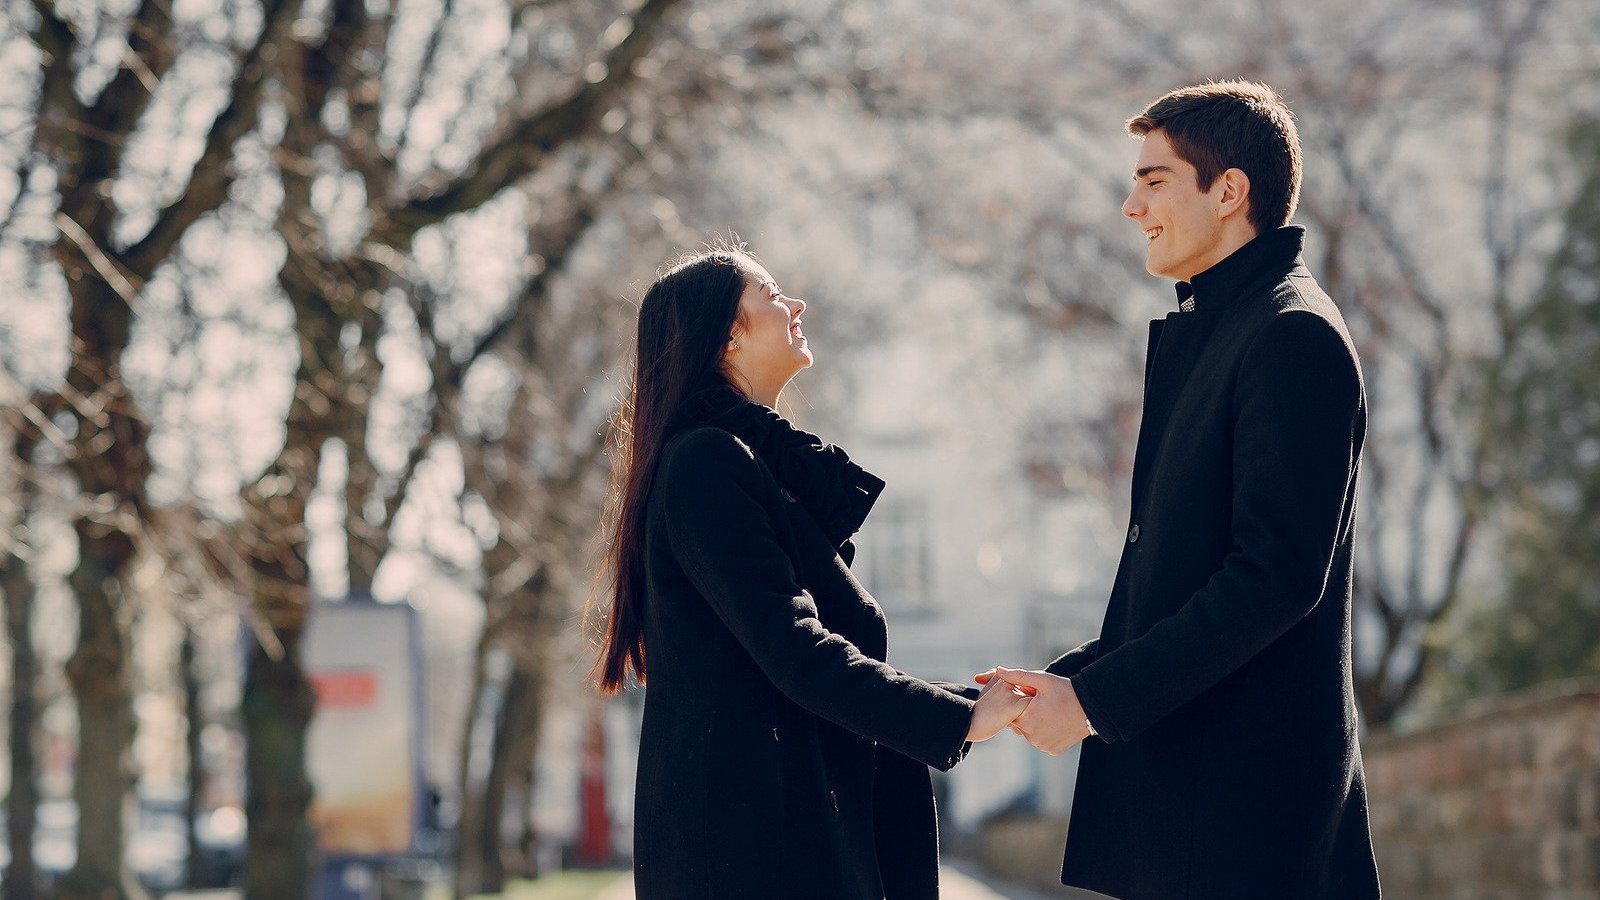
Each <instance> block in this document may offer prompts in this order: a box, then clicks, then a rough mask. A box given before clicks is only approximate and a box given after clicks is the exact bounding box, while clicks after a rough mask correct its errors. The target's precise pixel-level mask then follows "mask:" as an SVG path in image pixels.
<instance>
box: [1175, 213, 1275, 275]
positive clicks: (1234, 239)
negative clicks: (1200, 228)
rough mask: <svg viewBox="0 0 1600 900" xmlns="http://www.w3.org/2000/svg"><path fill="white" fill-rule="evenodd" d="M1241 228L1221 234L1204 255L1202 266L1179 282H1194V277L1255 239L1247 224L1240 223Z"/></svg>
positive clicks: (1227, 230) (1230, 229)
mask: <svg viewBox="0 0 1600 900" xmlns="http://www.w3.org/2000/svg"><path fill="white" fill-rule="evenodd" d="M1240 224H1241V225H1242V227H1233V228H1228V229H1226V230H1225V231H1223V233H1222V238H1221V239H1220V240H1218V241H1217V243H1216V246H1215V247H1214V248H1213V249H1212V252H1210V253H1208V254H1206V256H1205V259H1204V265H1202V266H1200V267H1199V268H1197V269H1195V270H1194V271H1193V272H1190V273H1189V274H1188V275H1187V276H1185V277H1183V278H1180V279H1178V280H1179V281H1194V277H1195V276H1196V275H1200V274H1202V273H1204V272H1206V271H1208V270H1210V269H1211V268H1212V267H1213V266H1215V265H1216V264H1217V263H1219V262H1222V261H1223V260H1225V259H1227V258H1228V257H1230V256H1232V255H1234V254H1235V253H1238V252H1239V248H1241V247H1243V246H1244V245H1245V244H1248V243H1250V242H1251V241H1253V240H1255V239H1256V230H1255V228H1253V227H1251V226H1250V225H1249V224H1248V223H1240Z"/></svg>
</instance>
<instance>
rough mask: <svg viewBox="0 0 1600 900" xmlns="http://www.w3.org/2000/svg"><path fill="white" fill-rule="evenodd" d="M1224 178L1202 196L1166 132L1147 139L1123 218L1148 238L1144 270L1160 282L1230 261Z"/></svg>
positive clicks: (1182, 278)
mask: <svg viewBox="0 0 1600 900" xmlns="http://www.w3.org/2000/svg"><path fill="white" fill-rule="evenodd" d="M1223 185H1224V179H1222V178H1217V179H1214V180H1213V181H1212V182H1211V190H1209V191H1201V190H1200V185H1199V181H1198V179H1197V178H1196V176H1195V169H1194V166H1192V165H1190V164H1189V163H1187V162H1185V161H1184V160H1183V159H1182V158H1181V157H1179V156H1178V154H1177V152H1176V151H1175V150H1173V149H1172V143H1171V142H1170V141H1168V140H1167V135H1166V132H1165V131H1163V130H1161V129H1159V128H1158V129H1156V130H1154V131H1151V132H1150V133H1148V134H1146V135H1145V136H1144V141H1143V147H1142V148H1141V149H1140V151H1139V161H1138V162H1137V163H1135V164H1134V171H1133V190H1132V191H1130V192H1129V193H1128V199H1126V200H1124V201H1123V202H1122V214H1123V215H1125V216H1127V217H1128V218H1130V219H1132V220H1133V221H1134V222H1135V223H1137V224H1138V226H1139V230H1140V231H1142V232H1144V236H1145V263H1144V267H1145V270H1146V271H1148V272H1149V273H1150V274H1151V275H1155V276H1157V277H1161V278H1174V279H1177V280H1178V281H1188V280H1189V279H1191V278H1193V277H1194V276H1195V275H1198V274H1199V273H1201V272H1204V271H1205V270H1207V269H1209V268H1211V267H1212V266H1213V265H1215V264H1217V263H1218V262H1221V261H1222V259H1223V258H1224V257H1226V256H1227V252H1224V251H1225V250H1231V248H1226V247H1225V246H1224V243H1223V241H1224V235H1223V218H1222V214H1221V198H1222V194H1223V190H1224V187H1223Z"/></svg>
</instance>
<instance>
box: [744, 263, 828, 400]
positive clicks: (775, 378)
mask: <svg viewBox="0 0 1600 900" xmlns="http://www.w3.org/2000/svg"><path fill="white" fill-rule="evenodd" d="M744 280H745V286H744V293H742V294H740V295H739V318H738V320H737V321H736V322H735V323H734V326H733V333H732V335H730V339H731V340H730V343H729V345H728V352H727V361H728V365H729V366H730V367H731V368H732V369H733V371H734V374H736V375H737V376H739V377H741V378H742V379H743V380H744V381H745V383H746V385H747V386H748V388H749V389H750V390H751V392H752V398H753V399H755V400H758V401H761V402H765V403H768V404H769V405H770V404H771V403H773V402H776V400H777V396H778V393H779V392H780V391H782V390H783V386H784V385H786V384H788V383H789V380H790V379H792V378H794V376H795V375H797V374H798V373H799V372H800V370H801V369H804V368H806V367H807V366H810V365H811V363H812V356H811V348H810V347H809V346H807V344H806V337H805V335H804V334H802V333H801V331H800V316H801V314H802V313H804V312H805V311H806V302H805V301H804V300H801V299H799V298H798V297H787V296H784V293H783V291H782V290H781V289H779V287H778V284H777V282H776V281H774V280H773V278H772V276H771V275H770V274H768V272H767V270H766V269H764V268H762V267H761V266H759V265H756V264H754V263H751V264H749V265H748V266H747V268H746V270H745V276H744Z"/></svg>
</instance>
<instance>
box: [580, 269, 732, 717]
mask: <svg viewBox="0 0 1600 900" xmlns="http://www.w3.org/2000/svg"><path fill="white" fill-rule="evenodd" d="M748 260H749V257H748V256H746V255H745V253H744V252H742V251H741V250H734V249H728V250H723V249H716V250H711V251H708V252H704V253H699V254H696V255H695V256H692V257H689V258H687V259H685V260H682V261H679V262H678V263H676V264H675V265H673V266H672V267H671V268H670V269H668V270H667V271H666V272H665V273H664V274H663V275H661V277H659V278H657V279H656V282H655V284H653V285H651V286H650V290H648V291H646V292H645V295H644V300H643V301H642V302H641V303H640V304H639V333H638V338H637V341H636V343H637V347H638V349H637V356H636V357H635V360H634V369H633V383H632V384H631V385H629V387H628V390H627V394H626V395H625V396H624V398H623V401H622V408H621V410H619V411H618V413H617V416H616V418H615V419H614V420H613V422H612V427H611V441H610V444H611V451H612V453H613V457H612V461H611V486H612V489H611V496H610V498H609V502H608V504H607V505H608V509H607V521H606V526H605V527H606V529H607V531H608V532H609V537H610V541H609V542H608V545H607V548H606V555H605V561H604V565H603V567H602V569H601V577H602V578H604V577H606V576H607V575H609V576H610V582H611V584H610V587H611V590H610V592H609V593H610V600H611V603H610V614H609V616H608V617H607V621H606V625H605V638H604V641H603V643H602V644H601V648H600V659H599V660H598V661H597V662H596V664H595V667H596V668H597V669H598V670H599V673H600V689H601V690H603V691H605V692H606V693H613V694H614V693H616V692H617V691H620V690H622V689H623V688H624V687H626V686H627V680H628V673H629V670H630V669H631V670H632V672H633V675H634V677H635V678H637V679H638V681H639V683H641V684H643V683H644V680H645V647H644V589H645V585H644V524H645V523H644V513H645V501H646V500H647V499H648V498H649V496H650V486H651V484H652V483H653V482H654V480H655V472H656V463H657V461H658V460H659V459H660V456H661V450H662V446H663V445H664V444H665V443H666V439H667V436H668V435H667V429H668V426H669V424H670V423H671V422H672V419H673V416H674V414H676V413H677V411H678V409H679V407H680V406H682V404H683V401H684V400H685V399H686V398H687V397H689V396H690V395H692V394H694V393H695V392H696V391H699V390H701V389H703V388H705V387H706V386H708V385H710V384H713V383H715V382H716V381H719V380H720V381H726V380H727V376H726V374H725V373H724V371H723V368H722V361H723V351H724V348H725V347H726V345H727V343H728V337H729V333H730V332H731V331H732V330H733V326H734V323H735V322H737V321H738V319H739V295H740V294H742V293H744V287H745V273H746V271H747V268H748Z"/></svg>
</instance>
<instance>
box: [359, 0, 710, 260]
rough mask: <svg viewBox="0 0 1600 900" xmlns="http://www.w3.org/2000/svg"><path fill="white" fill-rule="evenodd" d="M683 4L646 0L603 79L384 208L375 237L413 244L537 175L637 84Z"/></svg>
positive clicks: (609, 59)
mask: <svg viewBox="0 0 1600 900" xmlns="http://www.w3.org/2000/svg"><path fill="white" fill-rule="evenodd" d="M681 2H682V0H645V3H644V5H643V6H641V7H640V8H639V11H638V12H637V13H635V14H634V15H633V17H632V21H631V23H627V24H628V27H627V29H626V31H627V34H626V36H625V37H623V38H622V39H621V40H620V41H618V42H617V44H616V46H615V47H613V48H612V49H611V50H610V52H608V53H607V54H606V56H605V59H604V60H603V62H601V63H599V64H598V65H600V66H602V67H603V70H604V72H603V74H602V75H601V76H600V77H599V78H596V79H594V80H591V81H586V82H585V83H584V84H583V85H582V86H580V87H579V88H577V89H576V90H575V91H573V92H572V93H571V94H569V95H567V96H566V98H565V99H562V100H560V101H558V102H556V103H555V104H554V105H553V106H549V107H547V108H545V109H543V110H541V111H539V112H537V113H535V114H533V115H532V116H530V117H528V118H526V119H524V120H523V121H522V122H521V123H520V124H518V125H517V126H516V127H514V128H512V129H511V130H510V131H509V132H508V133H506V134H505V135H504V136H503V137H501V139H500V140H499V141H498V142H494V143H491V144H488V145H487V146H485V147H484V148H483V149H482V150H481V151H480V152H479V153H478V156H477V158H476V159H474V160H473V161H472V163H471V164H469V165H468V166H467V168H466V170H465V171H464V172H463V173H462V174H461V175H460V176H459V177H457V178H456V179H455V180H454V181H452V182H451V183H450V184H449V185H447V186H445V187H444V188H443V189H441V190H439V191H438V192H436V193H433V194H431V195H429V196H426V197H419V198H416V199H414V200H411V201H409V202H404V203H402V204H400V205H397V206H394V207H391V208H389V209H387V210H385V211H384V212H383V213H382V214H381V215H380V216H379V218H378V221H377V222H376V223H375V224H374V226H373V231H372V233H373V237H374V239H376V240H379V241H381V242H383V243H386V244H388V245H390V246H392V247H399V248H403V247H406V246H409V245H410V243H411V239H412V238H413V237H415V235H416V233H417V232H418V231H420V230H422V229H423V228H425V227H427V226H429V225H434V224H437V223H439V222H442V221H444V220H445V219H447V218H449V217H450V216H453V215H455V214H457V213H461V212H466V211H467V210H470V209H475V208H477V207H478V206H480V205H482V204H483V203H486V202H487V201H489V200H490V199H492V198H493V197H494V196H495V195H496V194H498V193H500V191H502V190H504V189H505V188H507V187H509V186H511V185H512V184H514V183H516V182H517V181H519V180H521V179H523V178H525V177H527V176H528V175H531V174H533V173H534V172H536V171H538V169H539V166H540V164H541V163H542V162H543V161H544V158H545V157H546V156H547V155H548V154H549V153H550V152H551V151H553V150H555V149H556V148H558V147H560V146H562V145H564V144H566V143H569V142H571V141H573V140H575V139H578V138H581V137H584V136H586V135H588V134H589V133H590V132H592V131H593V130H594V128H595V127H597V126H598V125H599V122H600V117H601V116H602V115H604V113H605V111H606V109H607V106H608V104H609V103H610V101H611V100H612V99H613V98H614V97H616V96H617V95H618V94H619V93H620V92H621V91H622V90H623V89H624V88H625V87H627V85H628V84H630V83H631V82H632V81H633V79H634V77H635V76H634V72H633V66H634V63H635V62H637V61H638V60H639V59H641V58H642V57H643V56H644V55H645V54H646V53H648V52H649V50H650V48H651V47H652V46H653V42H654V39H655V35H656V31H657V29H658V28H659V26H660V24H661V21H662V20H663V19H664V18H665V17H666V15H667V13H668V12H670V11H671V10H672V9H673V8H674V7H676V6H678V5H679V4H680V3H681ZM619 21H625V20H619ZM612 30H620V29H619V26H618V25H613V26H612V28H611V29H607V32H608V33H610V32H611V31H612Z"/></svg>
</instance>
